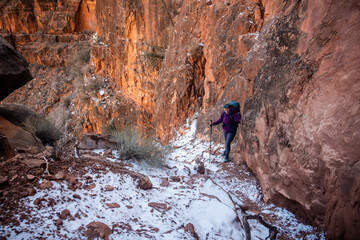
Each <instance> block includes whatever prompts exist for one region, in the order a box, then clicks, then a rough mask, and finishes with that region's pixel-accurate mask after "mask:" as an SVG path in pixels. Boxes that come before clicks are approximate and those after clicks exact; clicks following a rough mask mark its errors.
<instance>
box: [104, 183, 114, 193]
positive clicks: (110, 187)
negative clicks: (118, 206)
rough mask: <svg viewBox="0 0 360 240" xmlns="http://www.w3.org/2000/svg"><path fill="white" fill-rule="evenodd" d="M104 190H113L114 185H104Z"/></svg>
mask: <svg viewBox="0 0 360 240" xmlns="http://www.w3.org/2000/svg"><path fill="white" fill-rule="evenodd" d="M105 190H106V191H109V192H110V191H112V190H114V187H113V186H111V185H106V186H105Z"/></svg>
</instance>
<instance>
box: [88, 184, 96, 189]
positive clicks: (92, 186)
mask: <svg viewBox="0 0 360 240" xmlns="http://www.w3.org/2000/svg"><path fill="white" fill-rule="evenodd" d="M95 187H96V184H95V183H92V184H90V185H89V186H87V187H86V190H91V189H94V188H95Z"/></svg>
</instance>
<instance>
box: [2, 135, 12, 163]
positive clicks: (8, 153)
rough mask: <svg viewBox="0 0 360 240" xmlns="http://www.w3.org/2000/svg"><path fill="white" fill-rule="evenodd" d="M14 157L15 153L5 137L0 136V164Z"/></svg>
mask: <svg viewBox="0 0 360 240" xmlns="http://www.w3.org/2000/svg"><path fill="white" fill-rule="evenodd" d="M14 156H15V151H14V149H13V148H12V147H11V145H10V143H9V141H8V140H7V138H6V137H4V136H2V135H0V162H1V161H6V160H8V159H10V158H12V157H14Z"/></svg>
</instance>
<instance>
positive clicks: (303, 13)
mask: <svg viewBox="0 0 360 240" xmlns="http://www.w3.org/2000/svg"><path fill="white" fill-rule="evenodd" d="M24 2H27V3H26V4H24ZM0 13H1V19H2V23H1V24H2V25H0V26H1V27H0V28H1V29H3V31H4V32H5V34H6V36H7V39H8V40H9V41H10V42H12V43H13V44H14V45H15V46H16V47H17V48H18V49H19V50H20V51H21V52H22V53H23V55H24V56H25V57H26V58H27V60H28V61H29V62H30V63H37V64H41V65H45V66H51V67H52V68H51V69H50V70H49V69H40V70H39V69H37V71H36V73H37V74H36V75H35V77H36V79H35V80H34V81H35V83H39V84H40V85H41V86H42V87H41V88H40V89H39V88H37V85H39V84H37V85H36V84H35V85H27V86H25V87H24V88H23V89H22V90H19V92H18V93H15V94H13V95H12V96H10V100H9V101H20V102H25V103H26V102H27V103H29V104H34V103H36V106H35V107H37V110H38V111H44V112H47V113H49V112H50V113H51V112H54V111H53V109H58V108H55V107H54V104H55V105H56V104H58V105H59V103H60V102H63V101H64V99H65V98H64V97H65V96H67V97H69V98H70V99H71V102H72V104H71V105H70V110H71V111H72V112H73V113H74V116H73V119H74V122H75V123H76V122H78V123H79V124H80V125H81V126H83V127H84V128H85V130H86V131H96V132H100V131H101V127H102V126H104V125H106V124H107V123H108V122H109V121H110V120H113V121H114V124H115V125H117V126H122V125H124V124H129V123H131V124H139V125H141V126H144V127H147V128H150V129H151V128H154V129H155V130H156V132H157V134H158V136H159V137H161V139H162V141H164V142H166V141H168V140H170V139H171V138H172V136H173V135H174V129H176V128H177V127H179V126H180V125H182V124H183V123H184V122H185V120H186V119H187V118H189V117H191V116H192V115H193V114H194V113H196V112H199V119H198V128H197V129H198V130H197V131H198V135H199V136H201V137H206V136H207V135H208V127H207V125H208V122H209V120H210V119H215V118H217V117H218V116H219V114H220V111H221V109H222V105H223V103H224V102H227V101H228V100H230V99H231V100H237V101H239V102H240V103H241V105H242V110H241V111H242V114H243V117H244V119H243V125H242V126H241V127H240V129H239V132H238V137H237V139H236V142H235V143H236V147H235V148H236V152H237V154H234V155H233V156H234V160H235V162H238V161H241V160H243V161H246V163H247V164H248V166H249V167H250V168H251V169H252V170H253V171H254V172H255V173H256V175H257V176H258V178H259V180H260V183H261V186H262V188H263V190H264V198H265V200H272V201H277V202H281V203H285V202H287V203H291V204H292V205H294V206H295V207H298V208H301V209H303V210H304V211H305V212H306V214H307V215H308V217H309V218H310V219H312V220H313V221H314V222H316V223H318V224H319V225H321V226H324V227H325V228H326V229H327V232H328V233H329V236H330V237H331V238H334V239H337V238H347V239H356V238H357V237H358V236H359V235H360V234H359V229H358V227H357V226H358V225H359V222H358V221H359V219H360V213H359V200H360V199H359V185H360V180H359V176H360V174H359V173H360V169H359V168H360V166H359V161H358V157H359V156H360V152H359V150H358V147H357V144H358V143H359V142H360V139H359V138H360V133H359V129H360V128H359V127H360V126H359V122H360V121H359V103H358V99H359V97H360V96H359V95H360V94H359V89H360V86H359V77H358V76H357V75H356V70H357V69H359V65H360V61H359V59H360V58H359V52H360V51H359V44H358V42H359V40H360V39H359V30H360V29H359V28H360V6H359V4H358V3H357V2H356V1H354V0H353V1H331V0H328V1H320V0H316V1H267V0H262V1H261V0H246V1H235V0H227V1H225V0H224V1H222V0H213V1H211V0H210V1H205V0H204V1H203V0H201V1H191V0H185V1H179V0H164V1H155V0H154V1H152V0H150V1H145V0H135V1H124V0H104V1H97V2H96V7H95V2H94V1H83V0H82V1H80V0H77V1H50V2H49V1H47V2H43V1H15V3H11V4H10V1H5V2H3V3H2V4H0ZM95 25H96V33H97V35H96V36H95V37H94V39H90V35H89V33H88V32H86V31H85V30H87V31H94V30H95ZM86 47H88V49H89V50H90V48H91V54H90V55H91V56H90V62H88V63H89V66H88V68H86V67H84V66H86V63H87V61H85V62H84V65H80V66H76V68H79V69H82V70H81V71H80V73H79V74H74V73H70V77H69V74H67V73H66V72H68V71H66V69H69V66H71V65H74V61H73V60H72V59H74V58H72V57H73V56H72V55H73V54H74V53H76V52H79V50H81V49H84V48H86ZM75 59H76V58H75ZM49 72H50V73H51V74H49ZM70 72H71V71H70ZM49 75H50V76H52V77H51V79H49V77H48V76H49ZM72 75H74V76H75V75H76V76H75V77H73V78H72V77H71V76H72ZM55 76H56V77H55ZM76 79H77V80H76ZM79 79H80V80H79ZM99 79H101V81H100V83H98V84H99V85H101V86H99V87H97V88H95V91H93V90H91V89H94V88H89V85H91V84H93V83H94V81H93V80H96V81H98V80H99ZM36 81H38V82H36ZM55 82H59V83H60V84H58V85H56V84H55ZM42 83H44V84H42ZM54 86H55V87H54ZM34 89H36V91H38V92H39V93H40V94H38V95H36V92H35V91H34ZM59 89H60V90H59ZM100 89H101V91H100V92H99V90H100ZM91 91H92V92H91ZM24 93H25V94H24ZM34 93H35V94H34ZM39 96H40V97H39ZM44 99H45V100H44ZM75 123H74V124H75ZM214 134H215V138H216V139H218V140H221V132H220V131H218V130H217V131H215V133H214Z"/></svg>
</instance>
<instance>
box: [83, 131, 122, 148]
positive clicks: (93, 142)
mask: <svg viewBox="0 0 360 240" xmlns="http://www.w3.org/2000/svg"><path fill="white" fill-rule="evenodd" d="M77 148H78V149H79V150H94V149H116V142H114V141H113V140H111V139H110V138H109V136H107V135H101V134H85V135H83V136H82V137H81V139H80V140H79V144H78V145H77Z"/></svg>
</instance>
